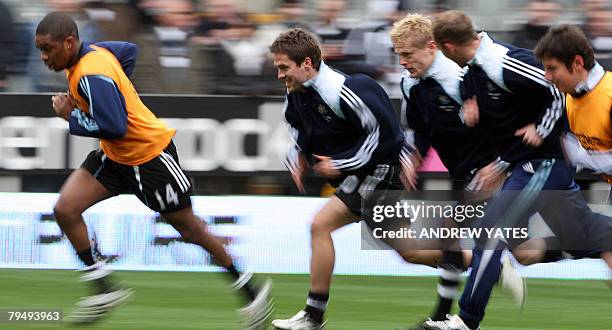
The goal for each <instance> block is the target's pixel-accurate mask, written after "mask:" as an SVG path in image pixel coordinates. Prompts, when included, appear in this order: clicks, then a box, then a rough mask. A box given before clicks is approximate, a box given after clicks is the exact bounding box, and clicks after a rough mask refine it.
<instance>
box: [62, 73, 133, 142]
mask: <svg viewBox="0 0 612 330" xmlns="http://www.w3.org/2000/svg"><path fill="white" fill-rule="evenodd" d="M78 92H79V95H80V96H81V97H82V98H83V99H85V100H86V101H87V103H88V105H89V109H88V110H89V113H85V112H83V111H81V110H78V109H74V110H73V111H72V113H71V115H70V117H69V118H68V122H69V125H70V134H73V135H80V136H89V137H97V138H101V139H119V138H122V137H123V136H124V135H125V133H126V132H127V110H126V107H125V100H124V98H123V95H121V93H120V92H119V89H118V88H117V86H116V85H115V82H114V81H113V80H112V79H110V78H108V77H106V76H102V75H91V76H84V77H82V78H81V80H80V81H79V87H78Z"/></svg>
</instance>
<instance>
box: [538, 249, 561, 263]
mask: <svg viewBox="0 0 612 330" xmlns="http://www.w3.org/2000/svg"><path fill="white" fill-rule="evenodd" d="M563 259H565V258H564V257H563V254H562V253H561V251H559V250H546V252H544V260H542V261H541V262H542V263H547V262H557V261H559V260H563Z"/></svg>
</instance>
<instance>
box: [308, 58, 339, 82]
mask: <svg viewBox="0 0 612 330" xmlns="http://www.w3.org/2000/svg"><path fill="white" fill-rule="evenodd" d="M333 71H334V70H332V69H331V68H330V67H328V66H327V64H325V63H324V62H323V61H321V64H320V65H319V72H317V74H316V75H315V76H314V77H312V78H310V79H308V80H306V81H305V82H304V83H303V84H302V85H304V87H317V86H319V85H320V84H321V81H322V80H323V79H325V78H324V77H325V76H327V75H328V74H329V73H331V72H333Z"/></svg>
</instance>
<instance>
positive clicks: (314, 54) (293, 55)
mask: <svg viewBox="0 0 612 330" xmlns="http://www.w3.org/2000/svg"><path fill="white" fill-rule="evenodd" d="M270 52H272V53H273V54H286V55H287V56H288V57H289V59H291V60H292V61H294V62H295V63H296V64H298V65H299V64H302V62H304V60H305V59H306V58H307V57H309V58H310V59H311V60H312V65H313V67H314V68H315V69H317V70H318V69H319V65H320V64H321V46H320V45H319V42H318V41H317V38H315V37H314V36H313V35H312V34H310V33H308V32H306V31H304V30H302V29H300V28H293V29H289V30H287V31H285V32H283V33H281V34H280V35H279V36H278V37H277V38H276V40H274V42H273V43H272V45H271V46H270Z"/></svg>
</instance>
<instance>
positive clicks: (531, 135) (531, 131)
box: [514, 124, 544, 148]
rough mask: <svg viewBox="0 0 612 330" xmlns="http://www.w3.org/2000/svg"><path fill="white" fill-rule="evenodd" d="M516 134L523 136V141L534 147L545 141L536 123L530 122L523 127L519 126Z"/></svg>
mask: <svg viewBox="0 0 612 330" xmlns="http://www.w3.org/2000/svg"><path fill="white" fill-rule="evenodd" d="M514 136H522V137H523V143H524V144H526V145H528V146H530V147H534V148H535V147H539V146H541V145H542V143H544V139H543V138H542V137H541V136H540V134H538V131H537V130H536V126H535V124H529V125H527V126H525V127H523V128H519V129H518V130H516V132H515V133H514Z"/></svg>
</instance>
